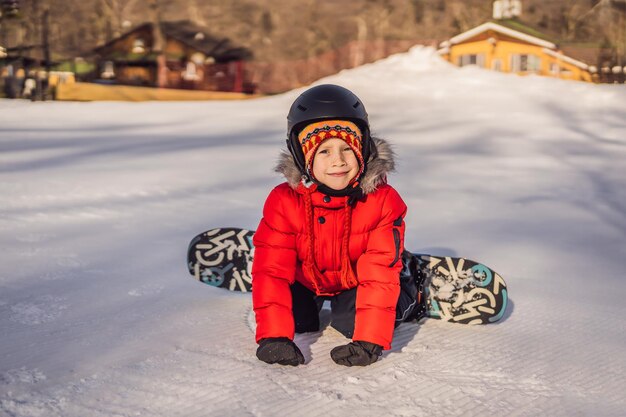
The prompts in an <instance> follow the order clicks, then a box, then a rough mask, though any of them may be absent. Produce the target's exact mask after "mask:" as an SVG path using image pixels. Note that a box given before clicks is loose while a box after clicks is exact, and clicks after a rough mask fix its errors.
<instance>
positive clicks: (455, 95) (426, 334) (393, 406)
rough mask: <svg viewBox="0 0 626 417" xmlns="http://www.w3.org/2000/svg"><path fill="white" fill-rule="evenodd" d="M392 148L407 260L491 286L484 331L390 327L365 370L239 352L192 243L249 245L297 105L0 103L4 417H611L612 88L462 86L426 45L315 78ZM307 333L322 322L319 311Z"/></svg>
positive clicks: (430, 325) (615, 165)
mask: <svg viewBox="0 0 626 417" xmlns="http://www.w3.org/2000/svg"><path fill="white" fill-rule="evenodd" d="M322 81H323V82H333V83H338V84H342V85H344V86H346V87H348V88H350V89H353V90H354V91H355V92H356V93H357V94H358V95H359V96H360V97H361V98H362V99H363V101H364V103H365V104H366V107H367V108H368V110H369V113H370V120H371V123H372V126H373V131H374V133H375V134H378V135H379V136H383V137H386V138H388V139H389V140H390V141H391V142H392V143H393V144H395V149H396V151H397V153H398V157H399V164H398V171H397V173H396V174H394V175H393V176H392V177H390V182H391V184H393V185H394V186H395V187H396V188H397V189H398V190H399V192H400V194H401V195H402V196H403V197H404V199H405V201H406V203H407V204H408V206H409V214H408V217H407V241H406V246H407V247H408V248H410V249H413V250H414V251H419V252H430V253H434V254H440V255H441V254H452V255H460V256H466V257H468V258H471V259H475V260H479V261H482V262H485V263H487V264H488V265H490V266H492V267H493V268H494V269H495V270H496V271H498V272H499V273H500V274H501V275H502V276H503V277H504V278H505V279H506V281H507V283H508V285H509V290H510V296H511V305H510V307H509V310H508V312H507V314H506V316H505V319H504V320H503V321H502V322H500V323H499V324H495V325H488V326H480V327H477V326H464V325H454V324H446V323H442V322H439V321H436V320H425V321H422V322H420V323H407V324H403V325H402V326H401V327H400V328H399V329H398V330H397V332H396V335H395V338H394V345H393V349H392V350H391V351H389V352H387V353H385V355H384V356H383V359H382V360H381V361H379V362H377V363H375V364H374V365H372V366H369V367H365V368H344V367H339V366H337V365H335V364H334V363H333V362H332V360H331V359H330V357H329V351H330V349H331V348H332V347H333V346H336V345H339V344H343V343H345V339H344V338H343V337H342V336H341V335H339V334H338V333H337V332H335V331H334V330H332V329H330V328H326V329H325V330H324V331H323V332H321V333H316V334H308V335H304V336H298V337H297V338H296V342H297V343H298V344H299V345H300V347H301V348H302V350H303V352H304V354H305V356H306V358H307V363H306V365H304V366H299V367H297V368H292V367H280V366H279V365H274V366H270V365H266V364H264V363H262V362H260V361H258V360H257V359H256V357H255V355H254V352H255V348H256V345H255V343H254V340H253V332H252V330H251V327H252V322H253V317H252V315H251V297H250V296H249V294H238V293H230V292H227V291H224V290H220V289H216V288H212V287H209V286H206V285H203V284H200V283H198V282H197V281H194V280H193V278H192V277H191V276H190V275H188V273H187V271H186V265H185V255H186V249H187V244H188V242H189V240H190V239H191V238H192V237H193V236H194V235H196V234H197V233H199V232H201V231H203V230H206V229H209V228H212V227H217V226H241V227H248V228H255V227H256V226H257V224H258V221H259V217H260V215H261V208H262V204H263V201H264V199H265V197H266V195H267V193H268V192H269V191H270V189H271V188H272V187H273V186H274V185H276V184H278V183H279V182H281V178H279V177H278V176H277V175H276V174H274V173H273V172H272V167H273V165H274V162H275V159H276V156H277V154H278V151H279V149H280V148H281V147H282V146H283V144H284V130H285V125H286V120H285V116H286V113H287V110H288V107H289V105H290V103H291V101H292V100H293V99H294V98H295V97H296V95H297V94H298V93H299V92H300V91H294V92H291V93H288V94H284V95H279V96H274V97H267V98H262V99H255V100H250V101H242V102H189V103H140V104H137V103H51V102H46V103H30V102H26V101H7V100H4V101H0V196H1V197H0V198H1V200H0V201H1V204H0V415H2V416H137V415H143V416H178V415H180V416H191V415H194V416H259V417H260V416H291V415H294V416H295V415H299V416H305V417H308V416H343V415H354V416H432V415H463V416H475V415H476V416H477V415H494V416H511V415H523V416H535V415H550V416H557V415H561V416H620V415H625V413H626V411H625V410H626V399H625V398H626V395H625V394H626V391H625V390H624V387H625V386H626V325H625V324H626V319H625V317H626V304H625V303H624V300H625V299H626V298H625V297H626V275H625V274H626V269H625V268H624V265H625V263H624V262H625V259H626V88H625V87H624V86H609V85H592V84H585V83H577V82H566V81H559V80H554V79H548V78H540V77H517V76H512V75H505V74H498V73H493V72H487V71H482V70H479V69H476V68H464V69H458V68H454V67H451V66H449V65H448V64H446V63H444V62H443V61H441V60H439V58H437V57H436V55H435V54H434V53H433V51H432V50H431V49H428V48H415V49H413V50H412V51H411V52H410V53H407V54H401V55H396V56H393V57H391V58H389V59H386V60H383V61H380V62H377V63H374V64H371V65H366V66H363V67H360V68H358V69H354V70H350V71H345V72H342V73H341V74H338V75H336V76H333V77H330V78H327V79H325V80H322ZM323 313H324V314H325V316H324V317H325V318H326V319H327V313H326V311H325V310H324V311H323Z"/></svg>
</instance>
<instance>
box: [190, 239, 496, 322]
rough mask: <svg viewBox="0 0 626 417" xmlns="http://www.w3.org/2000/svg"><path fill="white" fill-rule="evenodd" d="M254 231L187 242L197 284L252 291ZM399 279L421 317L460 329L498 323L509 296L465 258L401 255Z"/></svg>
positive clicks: (493, 276)
mask: <svg viewBox="0 0 626 417" xmlns="http://www.w3.org/2000/svg"><path fill="white" fill-rule="evenodd" d="M253 235H254V231H252V230H246V229H240V228H234V227H227V228H220V229H211V230H209V231H206V232H204V233H201V234H199V235H198V236H196V237H195V238H193V239H192V240H191V243H190V244H189V249H188V251H187V266H188V268H189V272H190V273H191V275H193V276H194V277H195V278H196V279H197V280H199V281H201V282H204V283H205V284H208V285H212V286H215V287H221V288H226V289H228V290H230V291H240V292H248V291H252V274H251V271H252V261H253V258H254V246H253V245H252V236H253ZM402 262H403V265H404V268H403V270H402V273H401V274H402V275H403V276H407V275H410V276H412V277H413V278H414V279H415V281H416V283H417V285H418V288H419V289H420V292H422V294H423V297H421V299H422V300H423V304H422V309H423V310H424V311H425V315H426V316H428V317H432V318H437V319H440V320H444V321H450V322H454V323H465V324H488V323H493V322H496V321H498V320H500V319H501V318H502V316H503V315H504V313H505V311H506V307H507V301H508V293H507V287H506V283H505V282H504V279H502V277H501V276H500V275H499V274H497V273H496V272H494V271H493V270H492V269H491V268H489V267H487V266H486V265H484V264H481V263H478V262H474V261H472V260H469V259H465V258H454V257H450V256H433V255H428V254H412V253H410V252H407V251H404V253H403V254H402Z"/></svg>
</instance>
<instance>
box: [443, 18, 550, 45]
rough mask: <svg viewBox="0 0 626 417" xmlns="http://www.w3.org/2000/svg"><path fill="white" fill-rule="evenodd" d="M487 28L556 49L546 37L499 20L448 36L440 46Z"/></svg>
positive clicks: (484, 30) (465, 38)
mask: <svg viewBox="0 0 626 417" xmlns="http://www.w3.org/2000/svg"><path fill="white" fill-rule="evenodd" d="M488 30H493V31H495V32H498V33H502V34H503V35H507V36H510V37H512V38H515V39H519V40H522V41H525V42H528V43H530V44H533V45H537V46H542V47H544V48H548V49H557V46H556V44H555V43H553V42H550V41H548V40H546V39H542V38H540V37H539V36H536V35H534V34H530V33H525V32H522V31H521V30H520V28H517V29H513V28H511V27H509V26H508V25H507V26H505V25H504V24H502V23H501V22H498V23H496V22H486V23H483V24H482V25H479V26H476V27H475V28H472V29H470V30H468V31H465V32H463V33H460V34H458V35H456V36H454V37H452V38H450V39H449V40H448V41H446V42H442V44H441V46H442V47H444V48H445V47H448V46H449V45H454V44H457V43H461V42H464V41H466V40H468V39H471V38H473V37H474V36H477V35H479V34H481V33H483V32H486V31H488Z"/></svg>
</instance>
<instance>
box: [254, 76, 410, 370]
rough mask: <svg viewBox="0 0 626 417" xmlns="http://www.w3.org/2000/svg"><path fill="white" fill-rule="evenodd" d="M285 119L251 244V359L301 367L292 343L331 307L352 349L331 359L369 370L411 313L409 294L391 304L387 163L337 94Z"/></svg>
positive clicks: (360, 109)
mask: <svg viewBox="0 0 626 417" xmlns="http://www.w3.org/2000/svg"><path fill="white" fill-rule="evenodd" d="M287 119H288V139H287V147H288V149H289V151H290V152H289V153H286V152H283V154H282V155H281V159H280V161H279V164H278V166H277V168H276V171H277V172H280V173H282V174H283V175H284V176H285V177H286V179H287V182H286V183H283V184H281V185H279V186H277V187H276V188H274V190H272V192H271V193H270V195H269V196H268V198H267V201H266V203H265V207H264V209H263V218H262V220H261V223H260V224H259V227H258V229H257V232H256V233H255V235H254V242H253V243H254V246H255V258H254V263H253V266H252V279H253V281H252V285H253V288H254V290H253V291H252V297H253V306H254V312H255V314H256V322H257V330H256V341H257V342H258V343H259V347H258V349H257V357H258V358H259V359H260V360H262V361H264V362H267V363H279V364H282V365H293V366H296V365H298V364H302V363H304V357H303V355H302V353H301V352H300V349H299V348H298V347H297V346H296V344H295V343H293V337H294V333H303V332H312V331H318V330H319V326H320V323H319V311H320V309H321V307H322V304H323V302H324V300H330V303H331V323H330V325H331V326H332V327H333V328H335V329H337V330H338V331H339V332H340V333H342V334H343V335H344V336H346V337H347V338H351V339H352V342H350V343H348V344H345V345H342V346H338V347H336V348H334V349H333V350H332V351H331V357H332V359H333V360H334V361H335V362H336V363H338V364H340V365H346V366H353V365H359V366H364V365H369V364H371V363H374V362H376V360H377V359H378V357H379V356H380V355H381V353H382V350H383V349H389V348H390V347H391V339H392V336H393V330H394V327H395V325H396V324H399V322H400V321H403V320H406V319H409V317H410V313H411V311H412V309H413V308H414V306H415V304H416V303H415V295H416V292H417V289H416V287H415V288H410V289H409V291H408V292H407V294H408V295H407V294H404V292H403V297H400V298H401V300H402V301H401V302H399V295H400V279H399V276H400V271H401V269H402V259H401V258H402V252H403V249H404V216H405V214H406V205H405V204H404V202H403V201H402V199H401V198H400V196H399V194H398V193H397V192H396V190H394V189H393V188H392V187H391V186H390V185H388V184H387V179H386V178H387V173H388V172H390V171H392V170H393V169H394V161H393V153H392V151H391V149H390V147H389V145H388V144H387V142H385V141H384V140H382V139H377V138H371V137H370V129H369V122H368V116H367V112H366V111H365V108H364V106H363V104H362V103H361V101H360V100H359V98H358V97H357V96H356V95H354V94H353V93H352V92H351V91H349V90H347V89H345V88H343V87H340V86H336V85H328V84H327V85H320V86H317V87H313V88H311V89H309V90H307V91H305V92H304V93H302V95H300V96H299V97H298V98H297V99H296V100H295V102H294V103H293V104H292V106H291V109H290V111H289V115H288V117H287ZM413 285H414V284H413ZM405 292H406V291H405Z"/></svg>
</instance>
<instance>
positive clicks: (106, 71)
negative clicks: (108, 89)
mask: <svg viewBox="0 0 626 417" xmlns="http://www.w3.org/2000/svg"><path fill="white" fill-rule="evenodd" d="M100 76H101V77H102V78H104V79H107V80H108V79H111V78H115V67H114V65H113V61H106V62H105V63H104V68H103V70H102V73H101V74H100Z"/></svg>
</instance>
